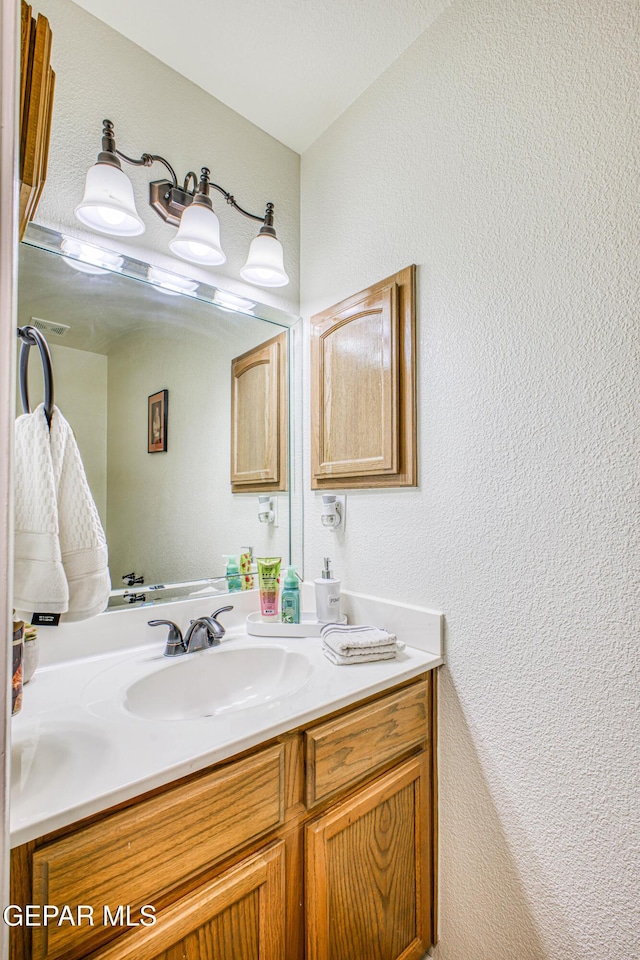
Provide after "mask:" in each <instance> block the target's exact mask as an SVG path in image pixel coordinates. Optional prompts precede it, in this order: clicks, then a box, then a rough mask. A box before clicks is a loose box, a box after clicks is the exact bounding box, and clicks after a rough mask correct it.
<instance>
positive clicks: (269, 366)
mask: <svg viewBox="0 0 640 960" xmlns="http://www.w3.org/2000/svg"><path fill="white" fill-rule="evenodd" d="M286 337H287V335H286V333H281V334H279V335H278V336H277V337H274V338H273V339H272V340H268V341H267V342H266V343H263V344H260V346H258V347H255V348H254V349H253V350H249V351H248V352H247V353H244V354H242V356H240V357H235V358H234V360H232V362H231V391H232V393H231V489H232V491H233V492H234V493H250V492H252V491H253V492H256V491H257V492H265V491H267V492H268V491H272V490H286V489H287V354H286V351H287V339H286Z"/></svg>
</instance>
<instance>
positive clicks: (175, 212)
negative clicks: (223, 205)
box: [98, 120, 276, 237]
mask: <svg viewBox="0 0 640 960" xmlns="http://www.w3.org/2000/svg"><path fill="white" fill-rule="evenodd" d="M120 160H124V161H125V163H130V164H132V165H133V166H134V167H150V166H152V165H153V164H154V163H162V164H163V165H164V166H165V167H166V168H167V170H168V171H169V173H170V175H171V179H170V180H154V181H152V182H151V183H150V184H149V204H150V206H151V207H153V209H154V210H155V212H156V213H157V214H158V216H159V217H161V218H162V219H163V220H164V221H165V222H166V223H170V224H171V225H172V226H174V227H177V226H179V224H180V217H181V216H182V214H183V213H184V211H185V210H186V208H187V207H189V206H191V204H192V203H194V201H195V202H196V203H199V204H202V205H204V206H208V207H210V208H211V209H213V204H212V203H211V199H210V197H209V189H210V188H211V187H213V189H214V190H217V191H218V193H221V194H222V196H223V197H224V198H225V200H226V201H227V203H228V204H229V206H231V207H233V208H234V209H235V210H237V211H238V213H241V214H242V215H243V216H245V217H248V218H249V219H250V220H257V221H258V222H259V223H262V224H263V226H262V228H261V229H260V233H263V234H268V235H269V236H272V237H275V235H276V232H275V230H274V227H273V211H274V205H273V204H272V203H267V206H266V211H265V215H264V216H263V217H260V216H258V215H257V214H255V213H249V211H248V210H245V209H244V208H243V207H241V206H240V204H239V203H236V200H235V198H234V196H233V194H231V193H229V192H228V191H227V190H225V189H224V188H223V187H221V186H219V185H218V184H217V183H212V182H211V181H210V180H209V172H210V171H209V169H208V167H202V169H201V171H200V179H198V177H197V175H196V174H195V173H194V172H193V170H190V171H189V172H188V173H187V175H186V176H185V178H184V182H183V185H182V186H180V185H179V184H178V178H177V176H176V172H175V170H174V169H173V167H172V166H171V164H170V163H169V161H168V160H165V158H164V157H161V156H160V155H159V154H157V153H143V154H142V156H141V157H140V159H139V160H135V159H134V158H133V157H128V156H127V155H126V154H124V153H122V151H121V150H118V149H117V148H116V141H115V133H114V128H113V123H112V122H111V120H103V121H102V152H101V153H99V154H98V163H110V164H112V165H113V166H116V167H118V168H120V169H122V164H121V163H120Z"/></svg>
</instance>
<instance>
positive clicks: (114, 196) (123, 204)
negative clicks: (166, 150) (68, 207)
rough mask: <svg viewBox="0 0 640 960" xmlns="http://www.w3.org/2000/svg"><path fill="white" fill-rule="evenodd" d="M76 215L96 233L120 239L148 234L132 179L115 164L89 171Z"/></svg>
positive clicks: (100, 164)
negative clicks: (136, 202)
mask: <svg viewBox="0 0 640 960" xmlns="http://www.w3.org/2000/svg"><path fill="white" fill-rule="evenodd" d="M75 215H76V217H77V218H78V220H80V222H81V223H84V224H85V225H86V226H87V227H91V229H92V230H97V231H98V233H108V234H111V235H113V236H116V237H137V236H138V235H139V234H141V233H144V230H145V226H144V223H143V222H142V220H141V219H140V217H139V216H138V211H137V210H136V205H135V201H134V199H133V187H132V186H131V181H130V180H129V177H128V176H127V175H126V173H124V172H123V171H122V170H120V169H119V167H116V166H114V165H113V164H111V163H96V164H95V165H94V166H93V167H91V168H90V169H89V171H88V172H87V181H86V185H85V189H84V197H83V198H82V203H79V204H78V206H77V207H76V209H75Z"/></svg>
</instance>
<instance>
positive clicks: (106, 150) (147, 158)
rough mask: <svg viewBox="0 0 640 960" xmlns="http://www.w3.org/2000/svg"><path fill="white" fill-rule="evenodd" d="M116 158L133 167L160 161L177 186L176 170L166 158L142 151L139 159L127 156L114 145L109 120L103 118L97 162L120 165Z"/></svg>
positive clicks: (114, 140)
mask: <svg viewBox="0 0 640 960" xmlns="http://www.w3.org/2000/svg"><path fill="white" fill-rule="evenodd" d="M116 158H118V159H116ZM118 160H124V161H125V163H130V164H131V165H132V166H134V167H150V166H151V165H152V164H153V163H156V162H157V163H162V164H163V165H164V166H165V167H166V168H167V170H168V171H169V173H170V174H171V179H172V181H173V185H174V187H177V186H178V178H177V177H176V172H175V170H174V169H173V167H172V166H171V164H170V163H169V161H168V160H165V158H164V157H161V156H159V154H157V153H143V154H142V156H141V157H140V159H139V160H135V159H134V158H133V157H128V156H127V155H126V153H123V152H122V151H121V150H118V148H117V147H116V139H115V133H114V129H113V123H112V122H111V120H103V121H102V152H101V153H99V154H98V163H110V164H112V165H113V166H116V167H120V166H121V164H120V163H119V162H118ZM194 176H195V175H194Z"/></svg>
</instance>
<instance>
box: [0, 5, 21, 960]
mask: <svg viewBox="0 0 640 960" xmlns="http://www.w3.org/2000/svg"><path fill="white" fill-rule="evenodd" d="M0 4H1V6H0V630H1V631H2V633H1V634H0V635H2V636H5V637H8V636H9V631H10V630H11V629H12V626H11V625H12V620H13V616H12V613H13V610H12V603H11V600H12V595H13V500H12V493H13V490H12V468H13V419H14V414H15V367H16V365H15V355H16V342H17V338H16V329H15V328H16V271H17V261H18V258H17V243H18V233H17V222H18V220H17V211H18V203H17V198H18V191H17V140H18V137H17V129H18V125H17V116H18V71H19V67H20V65H19V63H18V50H19V42H18V27H19V7H18V3H17V0H0ZM2 625H3V626H2ZM4 649H5V656H3V657H0V703H1V704H2V710H1V711H0V753H1V754H2V767H3V777H2V779H1V780H0V817H1V818H2V831H3V841H4V842H3V843H2V845H1V846H2V851H3V854H2V857H3V859H2V861H1V863H0V900H1V901H2V903H9V759H10V756H11V750H10V740H9V735H10V716H9V714H10V709H11V708H10V705H9V704H10V700H11V698H10V697H9V696H8V691H9V674H10V669H11V668H10V666H9V656H10V654H11V652H12V650H11V645H10V644H9V643H5V644H4ZM7 951H8V927H7V926H6V925H5V924H0V956H3V957H4V956H6V955H7Z"/></svg>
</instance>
